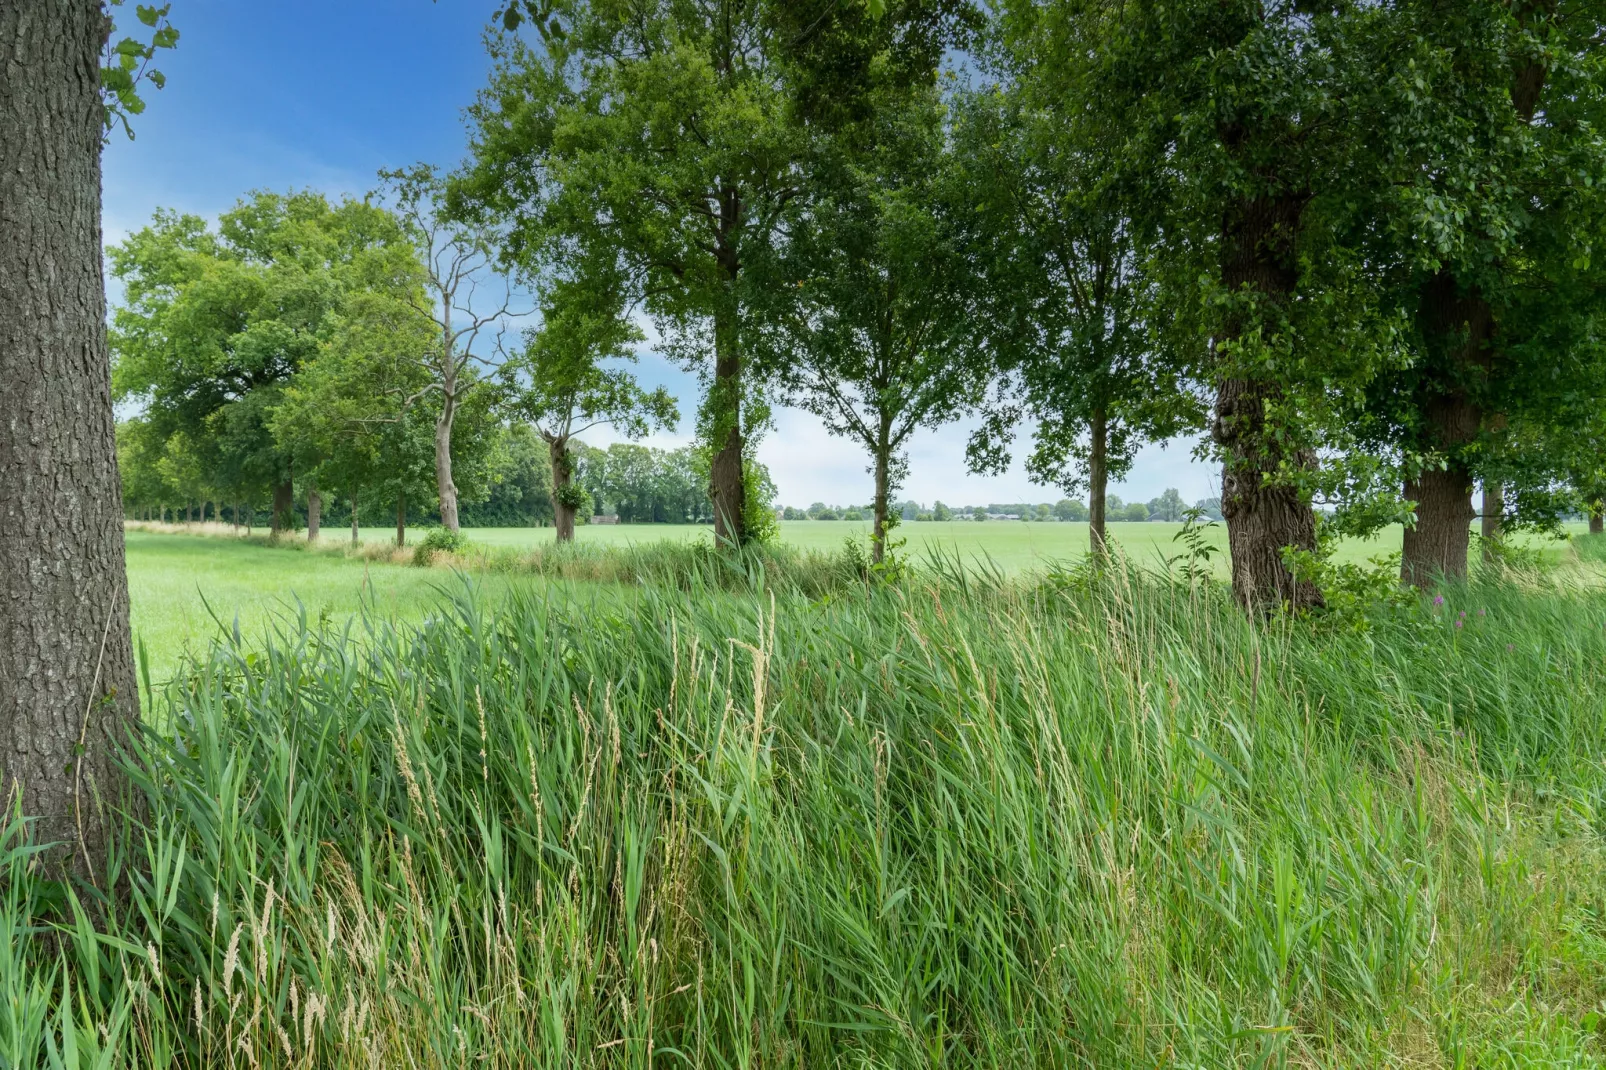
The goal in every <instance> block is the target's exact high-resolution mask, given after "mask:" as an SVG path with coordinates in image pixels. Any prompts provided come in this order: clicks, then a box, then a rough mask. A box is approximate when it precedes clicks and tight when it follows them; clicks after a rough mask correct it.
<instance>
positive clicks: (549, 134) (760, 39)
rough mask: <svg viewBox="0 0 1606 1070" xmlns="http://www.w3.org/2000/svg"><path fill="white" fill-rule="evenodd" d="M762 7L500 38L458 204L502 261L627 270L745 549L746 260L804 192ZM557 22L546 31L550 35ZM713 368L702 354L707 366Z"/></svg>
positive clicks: (657, 11)
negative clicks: (677, 364) (487, 222)
mask: <svg viewBox="0 0 1606 1070" xmlns="http://www.w3.org/2000/svg"><path fill="white" fill-rule="evenodd" d="M769 13H770V8H769V5H768V4H767V3H765V2H763V0H711V2H710V3H707V4H686V3H679V2H672V0H651V2H648V3H644V4H643V3H636V2H635V0H563V2H559V3H556V4H554V5H552V13H551V16H550V21H548V22H546V23H544V24H543V25H544V26H545V27H546V36H545V38H544V41H543V47H540V48H531V47H529V46H527V45H525V44H524V43H522V42H520V41H519V40H517V39H515V38H511V37H504V38H502V39H500V40H499V41H498V42H497V43H496V46H495V48H496V53H497V59H498V64H497V68H496V73H495V74H494V75H493V78H492V81H491V84H490V86H489V87H488V88H487V89H486V90H485V91H484V93H482V94H481V97H480V99H479V101H478V103H476V104H475V105H474V106H473V107H472V108H471V109H470V118H471V123H472V127H473V146H472V150H471V151H472V160H471V164H470V167H469V169H468V171H467V172H466V174H465V175H464V176H463V177H462V179H461V181H460V182H459V183H458V185H457V187H456V198H457V199H456V204H457V206H458V207H459V209H460V210H461V211H462V212H463V213H465V214H468V215H471V216H472V215H474V214H476V213H478V214H481V215H485V216H490V217H496V218H502V219H506V220H509V221H511V223H512V228H511V232H510V234H509V236H508V242H507V244H506V247H505V252H506V254H507V255H508V257H509V259H510V260H511V261H512V262H515V263H518V264H521V265H522V266H523V267H524V268H525V269H526V270H527V271H529V272H531V273H532V274H534V273H538V272H540V271H542V270H544V267H543V265H545V264H547V263H550V262H551V261H561V262H564V263H567V264H568V265H569V266H570V268H571V270H573V271H584V270H587V269H588V268H596V269H597V270H600V271H602V272H604V273H606V274H614V273H618V274H622V275H623V276H624V277H625V278H626V279H627V280H628V285H629V287H630V291H631V296H632V300H633V301H638V302H640V303H641V304H642V305H644V306H645V308H646V310H647V311H648V312H649V313H650V314H651V315H652V316H653V317H654V318H655V319H656V320H657V322H658V324H659V326H660V328H661V329H662V332H663V333H664V335H665V336H666V338H667V339H668V340H669V342H670V346H669V348H670V350H671V352H673V353H675V354H677V355H679V356H680V357H681V358H682V359H683V360H684V361H685V362H686V363H687V364H688V365H690V366H693V367H696V368H698V369H699V370H700V371H701V372H702V373H703V374H704V376H705V381H706V382H707V383H708V389H707V393H706V397H705V401H704V404H703V411H702V414H701V417H700V424H701V429H702V434H703V436H704V438H705V441H706V442H707V443H708V444H709V446H710V448H711V450H712V455H713V462H712V467H711V472H710V486H709V492H710V496H711V497H712V499H713V503H714V515H715V529H716V532H717V536H718V538H719V539H720V540H722V541H728V542H734V543H740V542H743V541H745V540H746V538H747V525H748V519H749V517H748V503H747V502H746V498H745V489H744V488H745V484H744V465H743V456H744V450H745V445H746V441H747V439H746V437H745V436H746V435H750V434H751V433H753V431H754V430H755V426H756V425H758V424H761V423H762V421H763V419H764V418H765V413H764V410H763V408H762V404H761V399H760V398H759V397H758V396H757V394H756V393H755V392H754V391H753V390H752V389H751V384H750V383H749V382H748V379H747V376H746V369H745V359H744V353H745V347H744V342H743V338H742V332H741V326H742V310H743V307H744V304H745V292H744V290H745V284H746V280H745V277H744V274H743V269H744V265H745V264H746V262H747V261H748V259H749V258H750V257H751V256H752V255H753V254H754V253H755V252H756V251H758V250H759V249H762V248H763V247H764V246H765V245H766V244H767V243H769V242H770V240H771V238H772V237H773V234H774V230H775V227H776V225H777V222H778V221H779V219H780V216H781V213H782V211H783V209H784V208H785V206H786V205H787V204H788V203H789V202H790V201H791V200H792V199H793V198H795V197H796V196H797V194H798V192H799V190H798V173H797V168H798V162H799V160H800V158H801V156H802V152H803V145H804V142H805V139H804V137H803V134H802V128H801V127H800V126H799V125H798V124H796V123H794V122H792V121H790V118H789V112H788V109H789V100H788V97H787V94H786V92H785V86H784V84H783V74H784V62H783V59H784V53H785V50H786V48H787V47H788V46H790V45H791V44H792V38H790V37H788V36H786V35H784V34H781V33H780V32H779V31H778V30H777V26H776V23H775V21H774V20H773V19H771V18H769V17H768V16H769ZM554 27H556V32H554V29H553V28H554ZM710 355H711V357H712V359H709V358H710Z"/></svg>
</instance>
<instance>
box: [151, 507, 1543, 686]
mask: <svg viewBox="0 0 1606 1070" xmlns="http://www.w3.org/2000/svg"><path fill="white" fill-rule="evenodd" d="M1181 528H1182V525H1180V524H1166V523H1147V524H1129V523H1118V524H1111V525H1110V531H1111V534H1112V537H1113V539H1114V541H1115V544H1116V545H1117V546H1118V547H1120V548H1121V550H1122V551H1123V552H1125V553H1126V554H1127V555H1128V556H1129V557H1130V559H1131V560H1132V561H1133V562H1135V563H1137V564H1140V565H1144V566H1149V567H1155V568H1158V567H1161V566H1162V565H1163V563H1164V559H1165V558H1166V557H1168V556H1175V555H1177V554H1179V553H1181V552H1182V547H1181V546H1180V545H1179V544H1178V543H1177V542H1176V540H1175V536H1176V534H1177V532H1178V531H1180V530H1181ZM343 534H344V532H341V531H339V530H338V529H336V530H331V531H329V532H328V533H327V535H326V539H327V542H328V544H329V547H330V548H331V549H338V548H339V547H340V546H341V545H343V542H344V540H343V539H341V538H340V537H339V536H341V535H343ZM464 534H465V535H467V536H468V538H469V539H470V540H471V541H472V542H474V543H476V544H478V545H481V546H486V547H496V548H504V549H512V550H518V549H525V548H535V547H539V546H546V545H549V544H550V543H551V541H552V529H551V528H466V529H464ZM868 534H869V528H868V526H867V525H865V524H862V523H856V522H852V521H790V522H786V523H783V524H782V525H781V538H782V541H783V542H785V543H786V544H788V545H792V546H796V547H798V548H800V549H804V550H820V551H833V550H838V549H841V547H842V544H843V542H844V541H846V540H848V539H854V538H857V539H859V540H861V541H863V540H865V539H867V538H868ZM390 535H391V533H390V532H387V531H385V530H384V529H379V528H371V529H369V530H368V531H366V532H365V533H364V536H365V538H364V542H365V543H370V544H377V543H381V542H383V541H384V540H385V539H386V538H388V537H390ZM898 535H899V537H902V538H904V539H906V540H907V546H906V547H905V552H906V553H907V554H908V555H909V556H910V558H911V559H912V560H914V561H915V562H916V563H918V562H919V561H920V560H921V559H922V558H923V557H924V556H926V555H928V554H930V553H931V552H933V551H937V552H941V553H944V554H947V555H958V556H959V557H961V558H963V559H965V560H966V561H967V562H968V563H970V564H972V565H975V564H976V563H977V562H979V561H981V560H985V561H987V562H990V563H991V564H992V565H993V566H996V567H997V568H999V569H1000V570H1002V571H1004V572H1006V573H1017V574H1018V573H1021V572H1025V571H1029V570H1032V569H1041V568H1045V567H1048V566H1050V565H1052V564H1054V563H1056V562H1069V561H1074V560H1076V559H1078V558H1080V557H1081V556H1082V555H1084V554H1086V552H1087V525H1086V524H1058V523H1041V524H1040V523H1020V522H1008V521H987V522H982V523H973V522H946V523H936V522H929V523H915V524H907V525H904V526H903V527H901V528H899V529H898ZM1207 535H1208V537H1209V539H1210V542H1211V543H1212V544H1214V545H1216V546H1218V547H1220V548H1221V553H1219V554H1218V555H1217V556H1216V558H1215V561H1214V565H1215V568H1216V571H1217V572H1218V574H1221V575H1223V576H1224V575H1225V574H1226V549H1225V547H1226V533H1225V530H1224V529H1223V528H1222V527H1221V526H1220V525H1214V526H1212V527H1210V528H1208V529H1207ZM423 537H424V532H423V531H421V530H418V529H414V530H413V531H411V532H410V535H409V541H410V542H411V543H413V544H416V543H417V542H418V541H419V540H421V539H422V538H423ZM712 538H713V533H712V529H710V528H707V527H703V526H696V525H668V524H664V525H646V524H642V525H582V526H581V527H580V528H579V529H578V530H577V532H576V541H577V542H578V543H579V544H580V545H581V546H582V547H587V546H609V545H625V544H651V543H654V542H659V541H663V540H668V541H675V542H687V541H691V540H694V539H705V540H711V539H712ZM1524 541H1525V542H1526V543H1527V544H1529V545H1534V546H1539V547H1542V548H1543V549H1544V553H1545V555H1546V556H1547V557H1549V558H1551V559H1559V558H1560V557H1561V555H1562V554H1563V552H1564V549H1565V545H1566V544H1564V543H1560V542H1555V541H1544V542H1541V541H1539V540H1533V539H1528V540H1524ZM127 545H128V571H129V593H130V597H131V601H132V605H133V622H134V634H135V640H136V643H138V642H143V643H144V644H145V648H146V652H147V655H148V657H149V660H150V665H151V670H152V672H153V674H154V675H156V676H157V677H159V678H160V677H163V676H165V675H166V674H167V673H168V672H170V671H171V669H172V668H173V667H174V665H176V664H177V662H178V660H179V658H180V656H181V655H182V654H183V652H184V651H185V650H191V651H196V652H199V651H202V650H204V648H205V645H206V643H207V641H208V640H210V639H211V638H214V637H216V636H217V635H219V634H221V632H222V631H224V630H226V629H233V628H234V627H235V626H236V624H238V627H239V629H240V632H241V634H242V635H243V636H245V637H247V638H248V639H260V638H261V637H262V636H263V635H264V634H266V630H267V629H268V628H269V627H270V626H273V625H274V624H275V623H279V624H282V623H283V622H284V621H286V620H289V619H292V618H294V617H295V615H296V614H298V613H300V612H302V611H303V610H304V611H305V612H306V613H307V614H308V616H309V617H310V618H311V619H313V620H317V619H319V618H320V617H326V618H328V619H332V620H335V621H338V622H344V621H347V620H349V619H350V618H351V617H352V615H353V614H354V613H355V612H356V611H357V609H358V608H359V607H360V606H362V605H363V604H365V603H366V604H367V605H368V606H369V608H370V610H371V613H372V615H373V616H375V617H376V618H378V619H395V620H417V619H419V618H420V617H422V616H423V614H424V612H425V610H426V609H427V608H428V607H430V606H431V605H433V604H436V603H437V602H438V601H439V597H440V592H442V591H443V590H448V591H449V590H455V589H456V588H457V587H458V586H459V584H458V583H457V582H456V581H455V580H454V579H453V578H452V577H451V576H449V575H448V574H447V573H445V572H442V571H440V570H425V569H414V568H408V567H404V566H400V565H395V564H390V563H386V562H370V561H366V560H362V559H360V558H354V557H345V556H342V555H340V554H339V553H334V552H329V553H306V552H300V551H299V549H298V548H297V547H298V544H295V543H291V544H290V546H289V547H283V548H272V547H267V546H263V545H261V544H260V543H258V542H246V541H243V540H233V539H230V538H227V537H220V536H203V535H183V534H169V533H162V532H152V531H130V532H129V534H128V538H127ZM1398 545H1399V533H1398V531H1397V530H1396V531H1391V532H1385V533H1384V534H1382V535H1380V536H1378V538H1376V539H1373V540H1369V541H1367V542H1358V541H1357V542H1352V543H1349V544H1347V545H1345V546H1344V547H1342V548H1341V549H1340V551H1339V555H1338V556H1339V558H1340V560H1349V561H1363V560H1365V559H1366V558H1369V557H1372V556H1375V555H1378V554H1385V553H1389V552H1392V551H1394V550H1396V549H1397V548H1398ZM471 575H473V576H474V578H475V580H476V582H477V583H478V584H479V585H480V586H481V588H482V590H481V595H482V597H484V598H486V599H488V600H490V601H492V602H495V601H496V600H498V599H500V598H501V597H502V595H503V594H504V593H505V592H506V591H507V589H508V588H509V587H510V586H519V585H528V584H532V583H538V582H540V581H539V580H538V579H536V578H534V577H530V576H520V575H519V574H518V573H517V572H507V571H483V570H481V571H476V572H472V573H471ZM214 614H215V615H216V620H214V617H213V615H214ZM220 622H221V626H220Z"/></svg>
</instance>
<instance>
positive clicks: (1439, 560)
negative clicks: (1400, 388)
mask: <svg viewBox="0 0 1606 1070" xmlns="http://www.w3.org/2000/svg"><path fill="white" fill-rule="evenodd" d="M1419 315H1420V317H1421V318H1420V322H1421V326H1422V335H1423V338H1424V340H1425V342H1426V347H1427V351H1426V353H1425V354H1424V363H1425V367H1424V369H1423V375H1422V378H1421V380H1420V382H1419V385H1418V387H1417V391H1416V405H1417V411H1418V413H1419V414H1420V417H1421V433H1422V442H1423V445H1425V446H1427V447H1429V448H1431V449H1433V450H1435V451H1437V452H1439V453H1441V454H1442V455H1443V457H1444V464H1443V466H1442V467H1440V466H1435V467H1432V468H1426V469H1424V470H1423V471H1422V472H1421V473H1420V474H1419V475H1417V477H1416V478H1415V479H1412V480H1409V481H1407V483H1406V484H1405V497H1406V498H1407V499H1409V500H1411V501H1414V502H1416V503H1417V505H1416V523H1415V524H1413V525H1411V526H1408V527H1407V528H1406V529H1405V538H1404V540H1403V542H1402V545H1401V549H1402V551H1403V553H1402V555H1401V563H1400V578H1401V579H1402V580H1404V581H1405V582H1406V583H1409V584H1412V585H1414V586H1417V587H1426V586H1428V585H1429V584H1431V583H1432V582H1433V581H1434V580H1435V579H1436V578H1437V577H1440V576H1443V577H1445V578H1447V579H1462V578H1464V577H1465V576H1466V574H1467V544H1468V543H1469V542H1470V541H1471V537H1472V518H1473V517H1474V516H1476V515H1477V510H1475V509H1474V508H1473V506H1472V492H1473V478H1472V472H1471V469H1470V468H1469V466H1468V462H1467V447H1468V446H1470V445H1471V444H1472V443H1473V442H1475V441H1476V439H1477V437H1478V431H1479V429H1480V428H1481V427H1482V426H1483V413H1482V411H1481V410H1480V408H1479V406H1478V404H1477V402H1476V400H1474V391H1475V390H1476V389H1477V387H1478V386H1479V384H1480V383H1481V381H1482V380H1483V379H1484V378H1486V377H1487V374H1488V371H1489V364H1490V350H1489V343H1490V340H1491V338H1492V336H1493V333H1494V315H1493V312H1492V310H1491V309H1490V307H1489V303H1488V302H1487V301H1485V300H1484V299H1483V296H1482V295H1481V294H1479V293H1478V292H1477V291H1476V290H1472V291H1468V292H1462V290H1461V287H1460V286H1459V285H1458V284H1457V283H1456V280H1455V278H1454V276H1452V275H1450V274H1449V273H1448V272H1444V271H1440V272H1438V273H1436V274H1435V275H1434V276H1433V278H1432V279H1430V280H1429V281H1428V282H1427V284H1426V285H1425V286H1424V287H1423V290H1422V304H1421V310H1420V313H1419Z"/></svg>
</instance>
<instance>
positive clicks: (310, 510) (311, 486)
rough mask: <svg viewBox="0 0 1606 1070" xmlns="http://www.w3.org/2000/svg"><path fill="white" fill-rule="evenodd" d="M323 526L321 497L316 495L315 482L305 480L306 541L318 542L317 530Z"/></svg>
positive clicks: (316, 486) (316, 487) (316, 485)
mask: <svg viewBox="0 0 1606 1070" xmlns="http://www.w3.org/2000/svg"><path fill="white" fill-rule="evenodd" d="M322 526H323V495H321V494H319V493H318V484H317V481H315V480H311V479H309V480H307V541H308V542H317V541H318V529H319V528H320V527H322Z"/></svg>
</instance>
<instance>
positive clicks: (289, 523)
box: [268, 479, 296, 539]
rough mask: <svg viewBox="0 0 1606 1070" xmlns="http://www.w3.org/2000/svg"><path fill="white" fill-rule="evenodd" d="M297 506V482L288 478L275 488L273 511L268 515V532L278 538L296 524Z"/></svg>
mask: <svg viewBox="0 0 1606 1070" xmlns="http://www.w3.org/2000/svg"><path fill="white" fill-rule="evenodd" d="M295 508H296V488H295V484H294V483H293V482H292V481H291V480H289V479H286V480H285V481H284V482H282V483H278V484H276V485H275V486H274V488H273V512H272V514H271V515H270V516H269V517H268V534H269V535H271V536H272V537H273V538H275V539H277V538H278V537H279V536H280V535H281V534H283V533H284V532H286V531H288V530H290V528H291V527H293V526H294V524H295V520H294V516H295Z"/></svg>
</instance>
